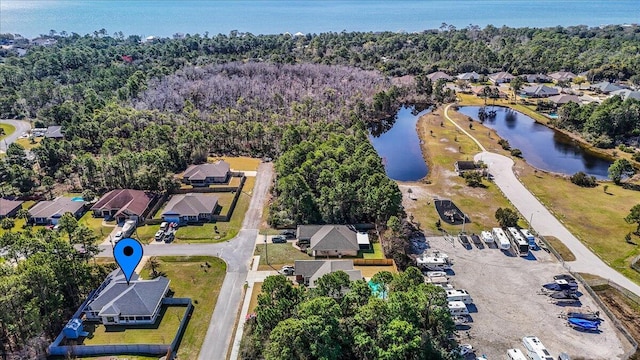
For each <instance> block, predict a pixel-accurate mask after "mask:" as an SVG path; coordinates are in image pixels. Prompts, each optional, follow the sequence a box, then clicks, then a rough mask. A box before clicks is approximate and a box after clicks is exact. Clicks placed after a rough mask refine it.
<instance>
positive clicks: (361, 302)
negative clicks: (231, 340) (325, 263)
mask: <svg viewBox="0 0 640 360" xmlns="http://www.w3.org/2000/svg"><path fill="white" fill-rule="evenodd" d="M372 281H373V282H375V283H377V284H379V286H380V289H386V290H384V293H382V294H381V293H375V294H374V293H372V290H371V288H370V287H369V285H368V284H367V282H365V281H364V280H358V281H349V276H348V275H347V274H346V273H345V272H343V271H338V272H334V273H330V274H327V275H324V276H323V277H321V278H320V279H318V280H317V281H316V287H315V288H313V289H307V288H305V287H298V286H294V285H293V283H292V282H291V281H290V280H289V279H287V278H286V277H285V276H283V275H277V276H270V277H268V278H267V279H265V281H264V283H263V285H262V293H261V294H260V295H258V306H257V308H256V315H257V316H255V317H251V318H250V319H249V320H248V321H247V323H246V324H245V328H244V329H245V333H244V337H243V340H242V344H241V355H240V356H241V357H242V358H243V359H267V360H270V359H327V360H332V359H335V360H337V359H382V360H392V359H416V360H419V359H425V360H426V359H430V360H437V359H456V358H457V355H455V354H454V353H452V352H451V350H452V349H453V347H454V346H455V341H453V340H451V339H452V335H453V333H454V331H455V326H454V323H453V320H452V319H451V315H450V314H449V310H448V308H447V306H446V305H447V301H446V294H445V292H444V290H442V288H438V287H436V286H433V285H426V284H425V283H424V277H423V275H422V273H421V272H420V270H418V269H417V268H408V269H407V270H406V271H404V272H403V273H400V274H397V275H393V274H391V273H389V272H380V273H378V274H376V275H375V276H374V277H373V278H372ZM381 297H384V299H383V298H381Z"/></svg>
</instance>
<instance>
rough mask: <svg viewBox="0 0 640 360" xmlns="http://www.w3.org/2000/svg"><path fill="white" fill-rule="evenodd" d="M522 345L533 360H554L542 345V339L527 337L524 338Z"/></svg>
mask: <svg viewBox="0 0 640 360" xmlns="http://www.w3.org/2000/svg"><path fill="white" fill-rule="evenodd" d="M522 345H524V348H525V349H526V351H527V356H529V358H530V359H531V360H553V356H551V354H549V351H547V348H545V347H544V345H542V342H540V339H538V338H537V337H535V336H525V337H523V338H522Z"/></svg>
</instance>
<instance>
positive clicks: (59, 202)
mask: <svg viewBox="0 0 640 360" xmlns="http://www.w3.org/2000/svg"><path fill="white" fill-rule="evenodd" d="M84 204H85V202H84V201H73V200H71V198H70V197H64V196H62V197H59V198H57V199H55V200H52V201H40V202H39V203H37V204H35V205H34V206H33V207H32V208H31V209H29V214H30V215H31V217H34V218H50V217H53V216H54V215H60V216H62V215H64V213H66V212H70V213H72V214H75V212H76V211H78V210H80V209H81V208H82V207H83V206H84Z"/></svg>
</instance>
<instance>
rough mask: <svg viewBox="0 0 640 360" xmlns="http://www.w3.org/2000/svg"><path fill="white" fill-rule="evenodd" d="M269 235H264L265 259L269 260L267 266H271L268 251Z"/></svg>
mask: <svg viewBox="0 0 640 360" xmlns="http://www.w3.org/2000/svg"><path fill="white" fill-rule="evenodd" d="M268 248H269V247H268V246H267V234H264V257H265V258H266V259H267V265H269V252H268V251H267V249H268Z"/></svg>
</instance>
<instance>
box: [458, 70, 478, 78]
mask: <svg viewBox="0 0 640 360" xmlns="http://www.w3.org/2000/svg"><path fill="white" fill-rule="evenodd" d="M456 77H457V78H458V79H460V80H478V79H479V78H480V74H478V73H477V72H475V71H472V72H467V73H462V74H458V76H456Z"/></svg>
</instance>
